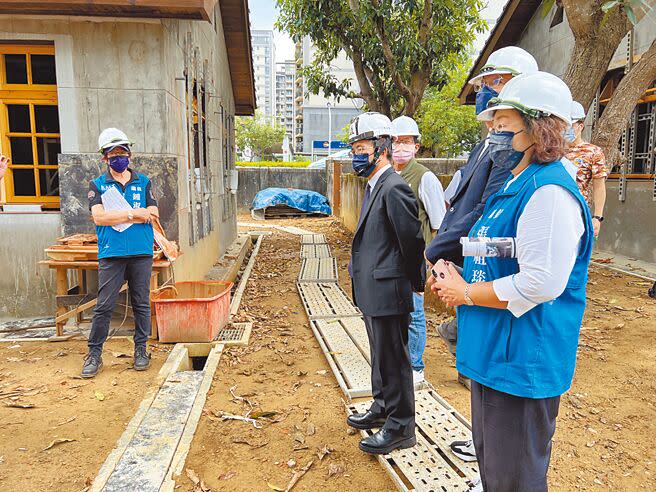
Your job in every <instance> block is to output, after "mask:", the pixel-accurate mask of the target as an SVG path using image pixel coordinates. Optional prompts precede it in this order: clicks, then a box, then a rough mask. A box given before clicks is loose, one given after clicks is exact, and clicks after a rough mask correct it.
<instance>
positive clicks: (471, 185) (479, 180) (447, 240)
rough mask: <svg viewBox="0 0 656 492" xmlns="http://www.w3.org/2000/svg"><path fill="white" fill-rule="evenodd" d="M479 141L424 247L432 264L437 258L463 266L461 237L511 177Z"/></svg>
mask: <svg viewBox="0 0 656 492" xmlns="http://www.w3.org/2000/svg"><path fill="white" fill-rule="evenodd" d="M484 147H485V141H484V140H481V141H480V142H479V143H478V144H476V146H475V147H474V148H473V149H472V151H471V153H470V154H469V159H468V160H467V164H465V166H464V167H462V169H461V171H460V172H461V173H462V178H461V180H460V184H459V185H458V189H457V190H456V193H455V195H454V196H453V198H452V199H451V205H450V207H449V208H448V209H447V211H446V215H445V216H444V220H442V224H441V225H440V230H439V231H438V232H437V235H436V236H435V237H434V238H433V240H432V241H431V243H430V244H429V245H428V247H427V248H426V258H427V259H428V261H430V262H431V263H435V262H436V261H437V260H439V259H440V258H443V259H445V260H448V261H452V262H453V263H455V264H456V265H460V266H462V264H463V257H462V245H461V244H460V238H461V237H466V236H468V235H469V231H470V230H471V228H472V226H473V225H474V224H475V223H476V221H477V220H478V219H479V217H480V216H481V215H482V214H483V209H485V202H487V199H488V198H490V197H491V196H492V195H494V194H495V193H496V192H497V191H499V189H500V188H501V186H502V185H503V184H504V183H505V182H506V179H508V176H510V170H508V169H503V168H501V167H499V166H495V165H493V163H492V159H491V158H490V147H489V145H488V147H487V148H485V149H484Z"/></svg>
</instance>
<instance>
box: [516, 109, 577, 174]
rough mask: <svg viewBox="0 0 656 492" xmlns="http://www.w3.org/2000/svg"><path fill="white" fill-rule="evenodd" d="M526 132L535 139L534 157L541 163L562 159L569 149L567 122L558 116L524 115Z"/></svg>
mask: <svg viewBox="0 0 656 492" xmlns="http://www.w3.org/2000/svg"><path fill="white" fill-rule="evenodd" d="M522 118H523V119H524V124H525V125H526V132H527V133H528V134H529V135H531V136H532V137H533V140H534V141H535V151H534V152H533V159H534V160H535V162H537V163H539V164H547V163H549V162H554V161H557V160H560V159H561V158H562V157H564V156H565V154H567V152H568V151H569V145H568V143H567V140H565V135H564V133H565V130H566V129H567V124H566V123H565V122H564V121H563V120H561V119H560V118H558V117H557V116H542V117H539V118H531V117H530V116H526V115H522Z"/></svg>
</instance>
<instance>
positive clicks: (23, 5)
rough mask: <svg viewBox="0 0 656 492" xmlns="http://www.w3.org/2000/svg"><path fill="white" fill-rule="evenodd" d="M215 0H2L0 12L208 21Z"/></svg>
mask: <svg viewBox="0 0 656 492" xmlns="http://www.w3.org/2000/svg"><path fill="white" fill-rule="evenodd" d="M215 3H216V0H185V1H184V2H180V1H175V0H93V1H89V0H65V1H59V0H50V1H40V2H39V1H24V0H2V3H0V14H36V15H38V14H48V15H85V16H112V17H135V16H136V17H146V18H176V19H195V20H205V21H209V20H210V19H211V16H212V13H213V9H214V4H215Z"/></svg>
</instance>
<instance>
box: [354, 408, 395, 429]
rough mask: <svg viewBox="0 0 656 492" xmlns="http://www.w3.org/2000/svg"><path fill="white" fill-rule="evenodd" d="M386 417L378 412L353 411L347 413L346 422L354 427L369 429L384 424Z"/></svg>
mask: <svg viewBox="0 0 656 492" xmlns="http://www.w3.org/2000/svg"><path fill="white" fill-rule="evenodd" d="M386 420H387V418H386V417H385V416H384V415H381V414H379V413H371V412H370V411H369V410H367V411H366V412H365V413H354V414H353V415H349V416H348V417H347V419H346V423H347V424H348V425H350V426H351V427H354V428H355V429H361V430H369V429H377V428H379V427H382V426H383V425H384V424H385V421H386Z"/></svg>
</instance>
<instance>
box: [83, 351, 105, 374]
mask: <svg viewBox="0 0 656 492" xmlns="http://www.w3.org/2000/svg"><path fill="white" fill-rule="evenodd" d="M102 367H103V361H102V357H101V356H100V355H98V354H87V356H86V357H85V358H84V365H83V366H82V372H81V373H80V376H82V377H83V378H85V379H89V378H92V377H94V376H95V375H96V374H98V373H99V372H100V370H101V369H102Z"/></svg>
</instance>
